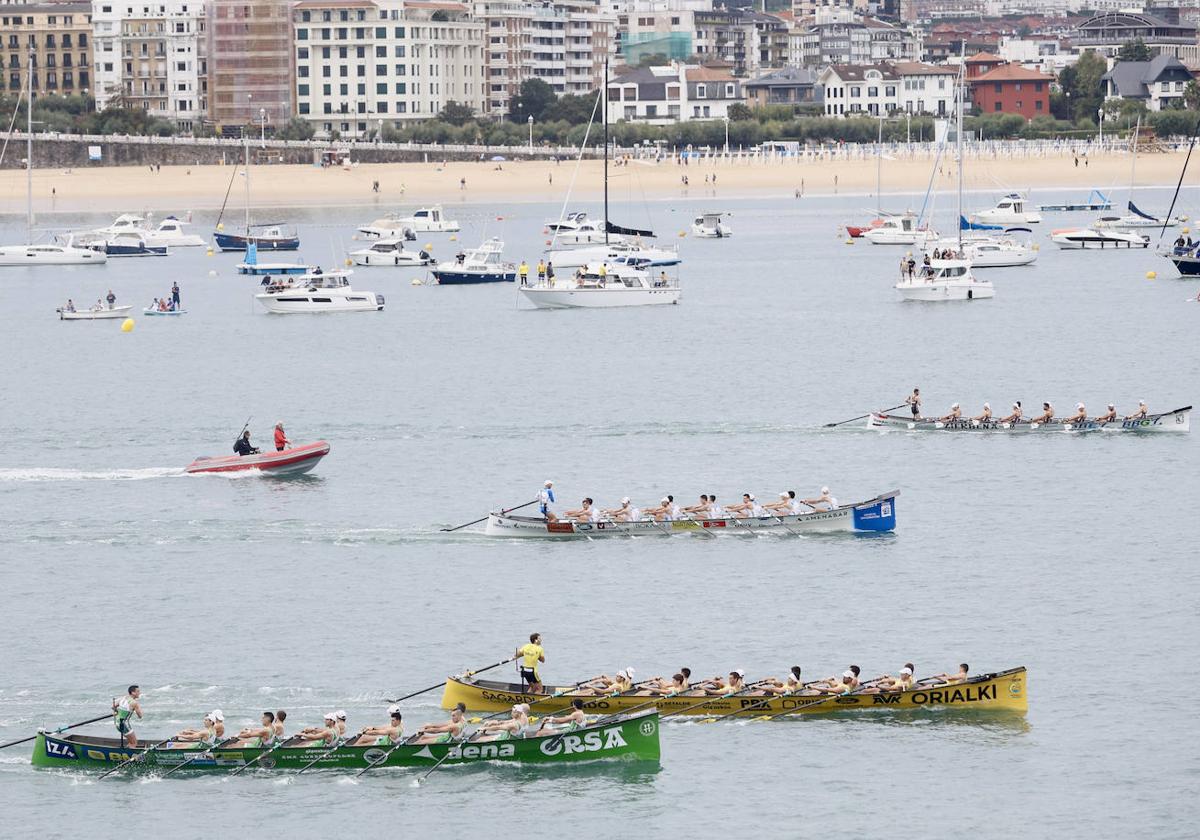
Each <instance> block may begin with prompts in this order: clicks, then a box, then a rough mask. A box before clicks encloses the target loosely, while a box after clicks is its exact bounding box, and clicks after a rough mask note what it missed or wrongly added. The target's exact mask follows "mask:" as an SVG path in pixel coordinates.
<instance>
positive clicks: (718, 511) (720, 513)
mask: <svg viewBox="0 0 1200 840" xmlns="http://www.w3.org/2000/svg"><path fill="white" fill-rule="evenodd" d="M726 516H728V514H727V513H726V512H725V510H724V508H722V507H721V506H720V505H719V504H717V497H716V496H714V495H713V494H712V493H709V494H708V518H709V519H724V518H725V517H726Z"/></svg>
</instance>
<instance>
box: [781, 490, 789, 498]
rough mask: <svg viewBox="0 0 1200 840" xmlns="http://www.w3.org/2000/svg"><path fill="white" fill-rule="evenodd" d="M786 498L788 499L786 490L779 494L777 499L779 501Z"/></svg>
mask: <svg viewBox="0 0 1200 840" xmlns="http://www.w3.org/2000/svg"><path fill="white" fill-rule="evenodd" d="M787 497H788V494H787V491H786V490H785V491H784V492H782V493H780V494H779V498H781V499H786V498H787Z"/></svg>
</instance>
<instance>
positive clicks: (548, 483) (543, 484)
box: [542, 478, 554, 487]
mask: <svg viewBox="0 0 1200 840" xmlns="http://www.w3.org/2000/svg"><path fill="white" fill-rule="evenodd" d="M552 484H554V482H553V481H551V480H550V479H548V478H547V479H546V480H545V481H544V482H543V483H542V486H543V487H549V486H550V485H552Z"/></svg>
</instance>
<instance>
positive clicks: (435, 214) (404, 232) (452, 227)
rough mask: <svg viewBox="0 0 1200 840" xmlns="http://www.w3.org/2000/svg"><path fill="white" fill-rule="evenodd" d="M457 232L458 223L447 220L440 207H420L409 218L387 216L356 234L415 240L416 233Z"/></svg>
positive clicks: (364, 226) (379, 237) (369, 237)
mask: <svg viewBox="0 0 1200 840" xmlns="http://www.w3.org/2000/svg"><path fill="white" fill-rule="evenodd" d="M458 230H459V224H458V222H456V221H454V220H453V219H447V218H446V216H445V213H444V212H443V210H442V205H440V204H435V205H434V206H432V207H422V208H421V209H419V210H417V211H416V212H415V213H413V214H412V215H411V216H400V215H396V214H389V215H387V216H384V217H383V218H382V219H376V220H375V221H373V222H371V223H370V224H368V225H363V226H362V227H360V228H359V229H358V232H359V233H361V234H362V235H363V236H365V237H367V238H368V239H407V240H410V241H411V240H413V239H416V238H417V234H418V233H454V232H456V231H458Z"/></svg>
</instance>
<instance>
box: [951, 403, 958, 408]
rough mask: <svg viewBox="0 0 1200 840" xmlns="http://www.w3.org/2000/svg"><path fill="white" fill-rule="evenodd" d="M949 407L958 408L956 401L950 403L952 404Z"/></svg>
mask: <svg viewBox="0 0 1200 840" xmlns="http://www.w3.org/2000/svg"><path fill="white" fill-rule="evenodd" d="M950 407H951V408H958V403H955V404H954V405H952V406H950Z"/></svg>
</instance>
